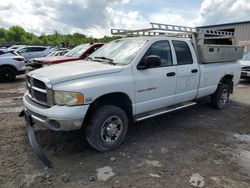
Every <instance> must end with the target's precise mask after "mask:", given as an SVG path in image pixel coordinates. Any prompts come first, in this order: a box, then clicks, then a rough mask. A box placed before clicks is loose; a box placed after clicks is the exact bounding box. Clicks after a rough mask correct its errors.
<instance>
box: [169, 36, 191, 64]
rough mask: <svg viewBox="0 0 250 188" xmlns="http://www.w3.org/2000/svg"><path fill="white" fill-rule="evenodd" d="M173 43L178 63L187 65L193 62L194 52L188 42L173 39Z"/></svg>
mask: <svg viewBox="0 0 250 188" xmlns="http://www.w3.org/2000/svg"><path fill="white" fill-rule="evenodd" d="M173 45H174V49H175V53H176V58H177V64H178V65H187V64H192V63H193V58H192V54H191V51H190V49H189V47H188V45H187V43H186V42H184V41H176V40H175V41H173Z"/></svg>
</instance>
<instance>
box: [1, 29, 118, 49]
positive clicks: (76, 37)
mask: <svg viewBox="0 0 250 188" xmlns="http://www.w3.org/2000/svg"><path fill="white" fill-rule="evenodd" d="M118 38H120V37H117V36H116V37H110V36H104V37H103V38H99V39H97V38H93V37H88V36H86V35H84V34H81V33H74V34H72V35H71V34H68V35H62V34H60V33H58V32H57V31H55V32H54V34H49V35H45V34H44V33H43V34H41V36H36V35H35V34H33V33H29V32H26V31H25V30H24V29H23V28H22V27H20V26H12V27H10V28H9V29H4V28H0V45H4V44H26V45H48V46H58V45H63V44H66V45H67V46H66V47H70V48H72V47H75V46H77V45H79V44H83V43H90V42H110V41H112V40H114V39H118Z"/></svg>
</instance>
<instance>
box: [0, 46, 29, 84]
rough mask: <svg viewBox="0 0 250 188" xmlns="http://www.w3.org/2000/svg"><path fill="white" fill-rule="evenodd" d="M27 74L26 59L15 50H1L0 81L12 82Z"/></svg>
mask: <svg viewBox="0 0 250 188" xmlns="http://www.w3.org/2000/svg"><path fill="white" fill-rule="evenodd" d="M24 73H25V63H24V57H22V56H20V55H18V54H16V53H15V52H13V50H4V51H3V50H0V81H3V82H10V81H13V80H15V78H16V75H20V74H24Z"/></svg>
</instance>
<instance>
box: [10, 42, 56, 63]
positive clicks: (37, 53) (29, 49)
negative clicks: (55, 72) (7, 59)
mask: <svg viewBox="0 0 250 188" xmlns="http://www.w3.org/2000/svg"><path fill="white" fill-rule="evenodd" d="M50 50H51V47H50V46H25V47H22V48H18V49H17V50H15V52H16V53H18V54H19V55H21V56H23V57H24V58H25V61H26V62H27V61H28V60H30V59H32V58H36V57H45V56H47V55H48V54H49V53H50Z"/></svg>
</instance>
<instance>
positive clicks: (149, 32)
mask: <svg viewBox="0 0 250 188" xmlns="http://www.w3.org/2000/svg"><path fill="white" fill-rule="evenodd" d="M150 24H151V28H145V29H138V30H125V29H111V34H113V35H130V36H158V35H166V34H168V35H172V34H173V33H179V36H181V35H183V36H186V37H187V36H188V35H190V34H204V36H205V35H211V36H224V37H233V36H234V32H228V31H217V30H209V29H199V28H193V27H186V26H179V25H170V24H161V23H150ZM167 32H170V33H167ZM177 35H178V34H177Z"/></svg>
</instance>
